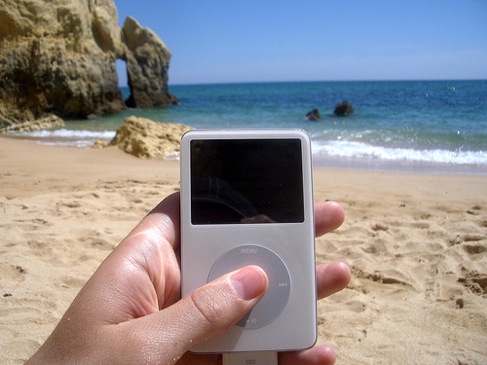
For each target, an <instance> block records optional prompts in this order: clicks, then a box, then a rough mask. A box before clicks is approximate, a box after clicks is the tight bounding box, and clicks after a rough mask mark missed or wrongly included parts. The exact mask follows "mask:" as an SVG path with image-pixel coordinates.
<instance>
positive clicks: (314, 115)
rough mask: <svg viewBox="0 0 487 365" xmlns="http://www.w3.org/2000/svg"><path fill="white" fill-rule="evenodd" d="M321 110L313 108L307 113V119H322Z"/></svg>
mask: <svg viewBox="0 0 487 365" xmlns="http://www.w3.org/2000/svg"><path fill="white" fill-rule="evenodd" d="M320 118H321V116H320V111H319V110H318V109H316V108H315V109H311V110H310V111H309V112H308V113H307V114H306V119H308V120H311V121H313V122H315V121H317V120H320Z"/></svg>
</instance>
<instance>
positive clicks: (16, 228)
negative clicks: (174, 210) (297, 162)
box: [0, 136, 487, 365]
mask: <svg viewBox="0 0 487 365" xmlns="http://www.w3.org/2000/svg"><path fill="white" fill-rule="evenodd" d="M0 166H2V169H1V171H0V212H2V213H1V214H2V219H1V220H0V235H1V237H2V242H1V244H0V277H1V278H2V280H1V281H0V302H1V307H2V311H1V313H0V347H1V348H2V351H1V352H0V363H2V364H3V363H5V364H23V363H24V362H25V361H26V360H27V359H28V358H29V357H30V356H31V355H32V354H33V353H34V352H35V351H36V350H37V348H38V347H39V346H40V345H41V344H42V343H43V342H44V341H45V340H46V338H47V336H48V335H49V334H50V333H51V331H52V330H53V329H54V327H55V326H56V324H57V323H58V321H59V319H60V317H61V316H62V315H63V314H64V312H65V310H66V309H67V307H68V306H69V304H70V303H71V301H72V300H73V299H74V297H75V296H76V295H77V293H78V292H79V290H80V289H81V287H82V286H83V285H84V283H85V282H86V280H88V278H89V277H90V276H91V275H92V273H93V272H94V271H95V270H96V268H97V267H98V266H99V264H100V263H101V261H102V260H103V259H104V258H105V257H106V256H107V255H108V254H109V253H110V252H111V250H112V249H113V248H114V247H115V246H116V245H117V244H118V243H119V242H120V240H121V239H123V237H124V236H125V235H126V234H128V233H129V231H130V230H131V229H132V228H133V227H134V226H135V225H136V224H137V223H138V222H139V221H140V219H141V218H142V217H143V216H145V215H146V214H147V213H148V212H149V211H150V210H151V209H152V208H153V207H155V206H156V205H157V204H158V203H159V201H160V200H162V199H163V198H164V197H166V196H167V195H169V194H171V193H173V192H175V191H177V190H178V189H179V162H178V161H175V160H173V161H170V160H164V159H162V158H158V159H151V160H146V159H138V158H136V157H134V156H131V155H129V154H126V153H125V152H123V151H121V150H119V149H118V148H117V147H109V148H105V149H89V148H67V147H59V146H45V145H39V144H37V143H33V142H32V141H25V140H18V139H14V138H6V137H4V136H0ZM313 170H314V200H315V201H324V200H335V201H338V202H340V203H341V204H342V205H343V207H344V208H345V212H346V220H345V223H344V225H343V226H342V227H340V228H339V229H338V230H337V231H335V232H333V233H330V234H328V235H326V236H324V237H320V238H318V239H317V240H316V253H317V260H318V261H320V262H328V261H336V260H339V261H345V262H346V263H347V264H348V265H349V266H350V267H351V269H352V273H353V279H352V282H351V284H350V285H349V287H348V288H346V289H345V290H343V291H342V292H340V293H337V294H335V295H333V296H331V297H329V298H327V299H324V300H321V301H320V302H319V303H318V332H319V340H318V343H319V344H324V343H326V344H329V345H332V346H333V347H334V348H335V349H336V352H337V356H338V362H339V363H340V364H342V365H353V364H375V363H377V353H380V354H381V359H382V362H381V363H387V364H393V363H398V362H399V363H407V362H408V360H406V359H413V358H414V359H415V361H414V362H415V363H422V364H431V363H445V364H446V363H451V364H458V363H464V364H467V363H468V364H482V363H483V362H484V361H485V358H487V333H486V332H485V329H486V328H487V316H486V315H484V314H487V312H486V309H485V308H486V305H487V285H486V284H487V177H486V176H483V175H469V174H448V175H444V174H427V173H409V172H408V173H404V172H397V171H396V172H394V171H370V170H352V169H343V168H322V167H316V166H315V168H314V169H313ZM398 343H401V344H403V346H399V347H398V346H397V344H398Z"/></svg>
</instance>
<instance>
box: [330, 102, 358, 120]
mask: <svg viewBox="0 0 487 365" xmlns="http://www.w3.org/2000/svg"><path fill="white" fill-rule="evenodd" d="M353 112H354V110H353V107H352V106H351V105H350V104H349V103H348V101H346V100H343V101H342V102H341V103H339V104H337V105H336V106H335V110H334V112H333V113H334V114H335V115H336V116H339V117H345V116H348V115H352V114H353Z"/></svg>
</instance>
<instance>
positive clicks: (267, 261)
mask: <svg viewBox="0 0 487 365" xmlns="http://www.w3.org/2000/svg"><path fill="white" fill-rule="evenodd" d="M248 265H256V266H259V267H260V268H261V269H262V270H264V271H265V273H266V274H267V277H268V278H269V288H268V289H267V292H266V294H265V295H264V297H263V298H262V299H261V300H260V302H259V303H258V304H257V305H256V306H255V307H254V308H253V309H252V310H251V311H250V312H249V313H247V315H246V316H244V317H243V318H242V319H241V320H240V321H239V322H238V323H237V325H238V326H240V327H244V328H246V329H252V328H260V327H264V326H265V325H267V324H269V323H271V322H272V321H274V320H275V319H276V318H277V317H278V316H279V314H281V312H282V310H283V309H284V307H285V306H286V304H287V301H288V299H289V293H290V290H291V281H290V278H289V272H288V270H287V268H286V265H285V264H284V262H283V261H282V260H281V258H280V257H279V256H278V255H277V254H276V253H275V252H274V251H272V250H270V249H268V248H266V247H264V246H260V245H242V246H237V247H235V248H233V249H231V250H230V251H228V252H226V253H225V254H223V255H222V256H220V257H219V258H218V260H216V262H215V263H214V264H213V266H212V268H211V270H210V273H209V275H208V282H210V281H212V280H214V279H216V278H218V277H220V276H222V275H224V274H227V273H229V272H231V271H234V270H237V269H240V268H242V267H244V266H248Z"/></svg>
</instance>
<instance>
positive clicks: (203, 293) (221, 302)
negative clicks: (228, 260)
mask: <svg viewBox="0 0 487 365" xmlns="http://www.w3.org/2000/svg"><path fill="white" fill-rule="evenodd" d="M267 287H268V278H267V275H266V273H265V272H264V270H262V269H261V268H260V267H258V266H246V267H243V268H241V269H239V270H236V271H233V272H231V273H228V274H225V275H223V276H221V277H220V278H218V279H216V280H214V281H212V282H210V283H208V284H206V285H204V286H202V287H201V288H198V289H196V290H195V291H194V292H192V293H191V294H189V295H187V296H186V297H184V298H182V299H181V300H180V301H179V302H177V303H175V304H173V305H172V306H170V307H168V308H166V309H164V310H162V311H159V312H157V313H154V314H152V315H149V316H147V317H143V318H139V320H136V321H129V323H130V322H133V323H132V324H133V325H136V326H137V327H139V328H138V329H135V328H133V327H132V328H131V330H130V331H131V332H132V333H133V331H142V332H143V333H144V334H142V333H140V332H139V335H142V337H144V338H146V339H148V338H150V342H151V343H152V345H153V347H152V348H151V351H152V352H157V350H156V349H159V355H160V356H158V357H159V360H160V362H161V363H168V364H172V363H175V362H176V361H177V360H178V359H179V358H180V357H181V356H182V355H183V354H184V353H185V352H186V351H188V350H189V349H190V348H191V347H193V346H195V345H196V344H198V343H200V342H202V341H204V340H207V339H209V338H211V337H214V336H216V335H218V334H220V333H222V332H223V331H225V330H226V329H228V328H229V327H231V326H232V325H234V324H235V323H237V322H238V321H239V320H240V319H241V318H242V317H243V316H244V315H245V314H246V313H248V312H249V311H250V310H251V309H252V308H253V307H254V306H255V305H256V304H257V303H258V302H259V300H260V299H261V298H262V297H263V296H264V294H265V292H266V290H267ZM135 322H138V323H137V324H136V323H135ZM153 355H155V354H154V353H153Z"/></svg>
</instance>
